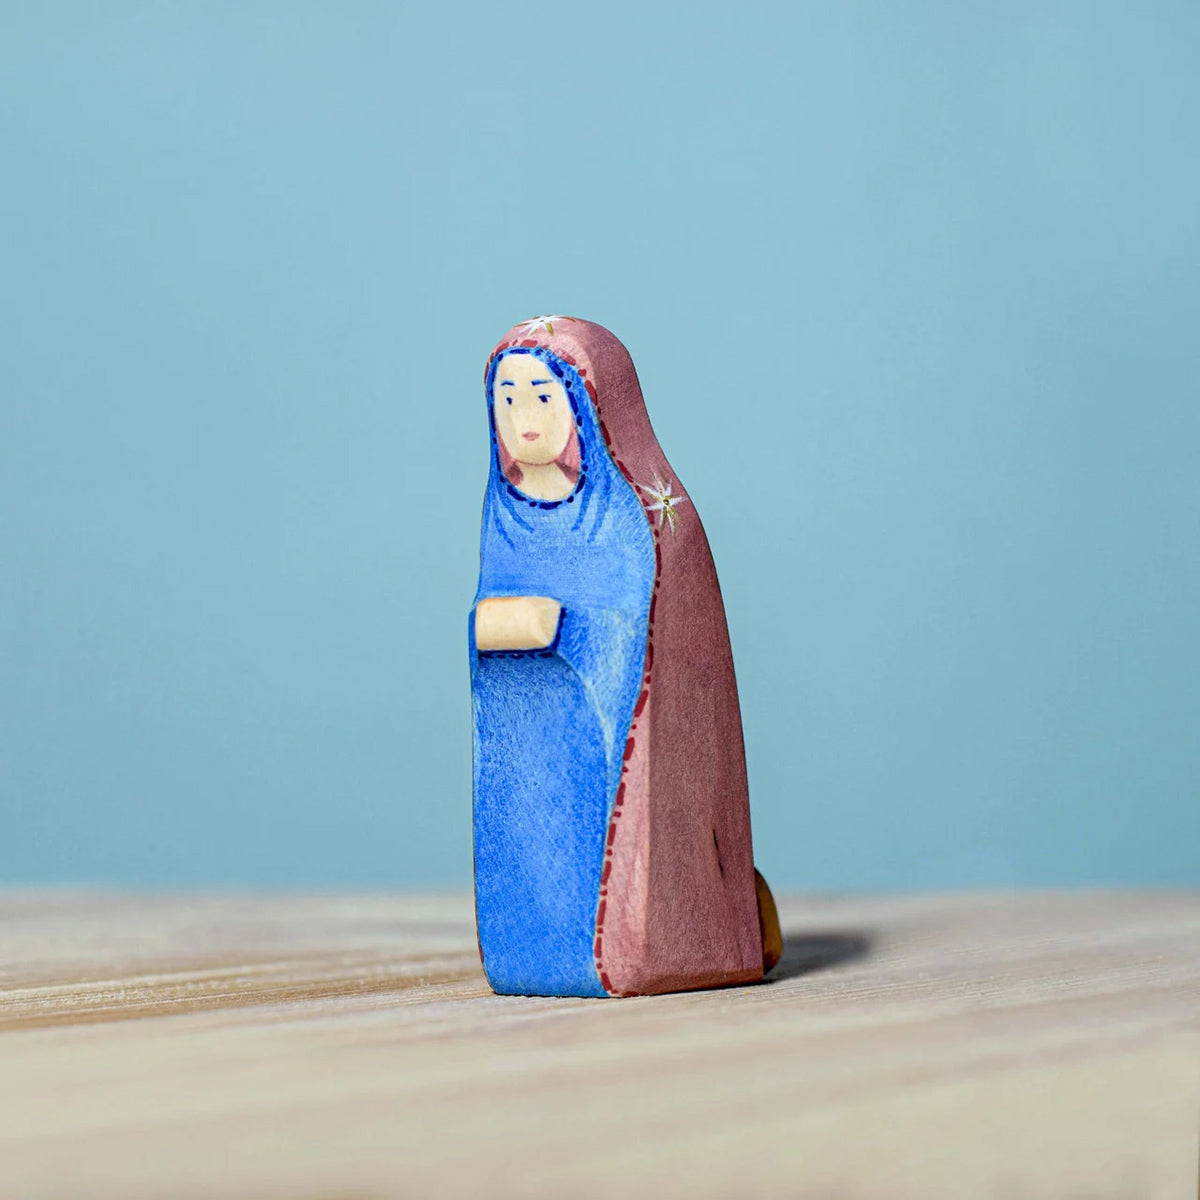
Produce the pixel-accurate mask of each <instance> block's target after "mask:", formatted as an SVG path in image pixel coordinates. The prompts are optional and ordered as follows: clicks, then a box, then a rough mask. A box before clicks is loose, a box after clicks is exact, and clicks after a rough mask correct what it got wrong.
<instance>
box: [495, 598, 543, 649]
mask: <svg viewBox="0 0 1200 1200" xmlns="http://www.w3.org/2000/svg"><path fill="white" fill-rule="evenodd" d="M561 612H562V605H561V604H559V602H558V601H557V600H551V599H550V597H548V596H491V597H488V598H487V599H486V600H480V601H479V603H478V604H477V605H476V606H475V648H476V649H477V650H544V649H545V648H546V647H547V646H550V645H552V644H553V642H554V638H555V635H556V634H557V633H558V620H559V616H560V614H561Z"/></svg>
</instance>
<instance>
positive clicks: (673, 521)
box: [639, 474, 687, 533]
mask: <svg viewBox="0 0 1200 1200" xmlns="http://www.w3.org/2000/svg"><path fill="white" fill-rule="evenodd" d="M639 487H641V490H642V491H643V492H645V493H646V495H647V496H649V497H650V498H651V499H652V500H653V501H654V503H653V504H647V505H646V508H647V510H648V511H649V512H656V513H661V514H662V516H661V517H660V521H661V524H660V525H659V528H660V529H661V528H663V526H664V525H665V526H669V527H670V530H671V532H672V533H674V532H675V526H676V525H678V524H679V513H678V511H677V509H676V507H675V506H676V505H678V504H686V503H687V497H686V496H675V495H672V493H673V492H674V490H675V481H674V480H673V479H668V480H667V481H666V483H664V482H663V481H662V479H661V478H660V477H659V476H658V475H657V474H655V476H654V483H653V484H652V485H651V486H650V487H645V486H642V485H639Z"/></svg>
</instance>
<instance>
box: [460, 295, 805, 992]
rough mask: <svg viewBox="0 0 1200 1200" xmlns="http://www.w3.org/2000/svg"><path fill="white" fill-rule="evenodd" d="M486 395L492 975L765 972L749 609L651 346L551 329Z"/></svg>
mask: <svg viewBox="0 0 1200 1200" xmlns="http://www.w3.org/2000/svg"><path fill="white" fill-rule="evenodd" d="M484 379H485V391H486V396H487V404H488V418H489V422H490V425H491V470H490V474H489V477H488V486H487V494H486V498H485V500H484V509H483V534H482V541H481V548H480V572H479V591H478V594H477V596H476V599H475V605H474V608H473V610H472V614H471V621H470V647H471V681H472V692H473V700H474V720H475V780H474V789H475V797H474V831H475V902H476V915H477V919H478V927H479V945H480V952H481V954H482V957H483V965H484V970H485V972H486V973H487V978H488V982H489V983H490V984H491V986H492V988H493V989H494V990H495V991H497V992H501V993H508V994H528V995H552V996H605V995H610V996H611V995H634V994H645V993H654V992H670V991H682V990H685V989H689V988H707V987H718V986H721V985H726V984H740V983H750V982H752V981H754V980H757V979H760V978H761V977H762V975H763V973H764V970H769V969H770V967H771V966H772V965H774V962H775V961H776V960H777V959H778V957H779V954H780V952H781V949H782V946H781V939H780V934H779V924H778V918H777V917H776V915H775V906H774V902H773V901H772V899H771V893H770V891H769V890H768V889H767V886H766V883H765V882H764V881H763V880H762V877H761V876H759V875H758V873H757V872H756V871H755V870H754V865H753V858H752V856H751V846H750V808H749V800H748V796H747V791H746V765H745V753H744V750H743V745H742V726H741V716H740V713H739V710H738V698H737V684H736V682H735V680H734V673H733V658H732V655H731V653H730V648H729V634H728V631H727V629H726V625H725V610H724V607H723V605H722V602H721V593H720V589H719V587H718V584H717V575H716V571H715V569H714V567H713V561H712V555H711V553H710V551H709V547H708V540H707V539H706V537H705V535H704V530H703V529H702V527H701V525H700V519H699V517H698V516H697V514H696V510H695V508H694V506H693V505H692V504H691V502H690V501H689V499H688V495H687V492H686V491H684V489H683V487H682V486H681V485H680V484H679V482H678V479H677V477H676V476H675V474H674V472H673V471H672V470H671V468H670V465H669V464H668V463H667V460H666V458H665V457H664V455H663V452H662V450H661V449H659V445H658V441H657V440H656V438H655V436H654V431H653V430H652V429H651V427H650V420H649V418H648V416H647V415H646V408H645V404H644V402H643V400H642V392H641V388H640V386H639V384H638V379H637V374H636V373H635V371H634V367H633V362H632V360H631V359H630V357H629V353H628V351H627V350H626V349H625V347H624V346H623V345H622V344H621V343H620V342H619V341H618V340H617V339H616V338H615V337H614V336H613V335H612V334H611V333H609V331H608V330H607V329H604V328H602V327H601V326H599V325H595V324H592V323H591V322H590V321H581V320H576V319H574V318H570V317H556V316H551V317H539V318H537V319H535V320H532V321H528V322H526V323H524V324H521V325H518V326H515V327H514V328H513V329H511V330H510V331H509V332H508V333H507V334H506V335H505V336H504V337H503V338H502V339H501V341H500V343H499V345H497V346H496V348H495V350H493V352H492V355H491V357H490V358H489V359H488V363H487V370H486V372H485V376H484Z"/></svg>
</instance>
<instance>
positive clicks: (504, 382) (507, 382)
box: [500, 379, 517, 387]
mask: <svg viewBox="0 0 1200 1200" xmlns="http://www.w3.org/2000/svg"><path fill="white" fill-rule="evenodd" d="M500 386H501V387H516V386H517V385H516V384H515V383H513V381H512V380H511V379H502V380H500Z"/></svg>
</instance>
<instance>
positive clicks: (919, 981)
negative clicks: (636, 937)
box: [0, 892, 1200, 1200]
mask: <svg viewBox="0 0 1200 1200" xmlns="http://www.w3.org/2000/svg"><path fill="white" fill-rule="evenodd" d="M780 915H781V917H782V921H783V927H784V931H785V934H786V942H785V950H784V957H783V961H782V963H781V965H780V967H779V968H778V969H777V970H776V972H775V973H774V976H773V977H772V978H771V979H770V980H768V981H767V982H766V983H763V984H759V985H755V986H749V987H742V988H734V989H728V990H723V991H715V992H701V993H687V994H682V995H669V996H655V997H640V998H636V999H627V1000H580V999H531V998H524V997H498V996H493V995H492V994H491V993H490V992H489V991H488V989H487V986H486V984H485V982H484V980H483V976H482V974H481V972H480V969H479V963H478V957H477V954H476V949H475V939H474V927H473V924H472V911H471V904H470V901H469V899H468V898H466V897H461V896H449V897H436V896H429V897H411V896H410V897H399V896H385V895H381V896H369V895H360V896H348V895H329V896H276V897H261V896H259V897H255V896H232V895H195V896H187V895H170V896H130V895H115V894H81V893H65V892H56V893H46V892H31V893H6V894H5V893H0V1196H4V1197H22V1198H26V1197H30V1198H32V1197H51V1196H53V1197H60V1196H85V1197H92V1196H96V1197H99V1196H104V1197H163V1196H172V1197H176V1196H182V1197H187V1196H233V1197H241V1196H245V1197H251V1196H253V1197H359V1198H362V1197H374V1196H379V1197H385V1196H386V1197H391V1196H433V1195H439V1196H476V1195H480V1194H483V1193H486V1194H488V1195H490V1196H572V1197H590V1196H611V1195H614V1194H619V1195H623V1196H691V1197H698V1196H705V1197H707V1196H714V1197H718V1196H719V1197H753V1196H806V1197H830V1198H832V1197H876V1196H886V1197H889V1198H901V1200H903V1198H908V1197H913V1198H917V1197H921V1198H922V1200H926V1198H928V1197H941V1196H946V1197H956V1198H963V1197H987V1198H988V1200H996V1198H1001V1197H1019V1198H1040V1197H1046V1198H1050V1197H1054V1198H1055V1200H1061V1198H1063V1197H1095V1198H1108V1197H1114V1198H1116V1197H1121V1198H1125V1197H1129V1198H1135V1197H1136V1198H1137V1200H1158V1198H1162V1200H1168V1198H1169V1200H1177V1198H1180V1197H1192V1196H1195V1195H1196V1194H1197V1151H1198V1130H1200V893H1194V892H1193V893H1188V892H1175V893H1167V892H1162V893H1113V892H1110V893H1082V894H1080V893H1074V894H1072V893H1055V894H1014V895H978V894H976V895H964V896H941V897H903V898H827V897H802V898H792V899H785V900H783V901H782V902H781V904H780Z"/></svg>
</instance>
